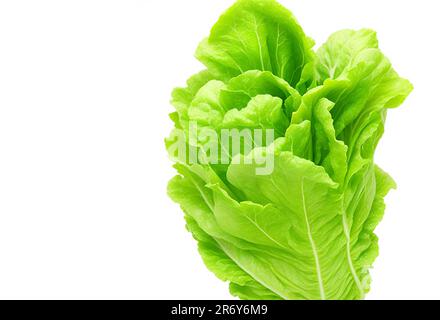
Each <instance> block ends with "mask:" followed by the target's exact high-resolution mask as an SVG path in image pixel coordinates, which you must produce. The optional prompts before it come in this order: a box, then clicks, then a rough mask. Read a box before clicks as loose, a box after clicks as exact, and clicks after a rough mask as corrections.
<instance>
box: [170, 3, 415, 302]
mask: <svg viewBox="0 0 440 320" xmlns="http://www.w3.org/2000/svg"><path fill="white" fill-rule="evenodd" d="M313 47H314V42H313V40H311V39H310V38H308V37H307V36H306V35H305V34H304V32H303V30H302V28H301V27H300V25H299V24H298V22H297V21H296V19H295V18H294V17H293V16H292V14H291V13H290V12H289V11H288V10H287V9H285V8H284V7H282V6H281V5H279V4H278V3H277V2H275V1H274V0H239V1H237V2H236V3H235V4H234V5H233V6H232V7H231V8H230V9H229V10H227V11H226V12H225V13H224V14H223V15H222V16H221V17H220V19H219V20H218V22H217V23H216V24H215V25H214V27H213V28H212V30H211V34H210V35H209V37H208V38H206V39H205V40H203V41H202V42H201V44H200V45H199V47H198V49H197V51H196V57H197V59H199V60H200V61H201V62H202V63H203V64H204V65H205V66H206V70H204V71H202V72H200V73H198V74H196V75H194V76H193V77H191V78H190V79H189V80H188V83H187V86H186V87H185V88H177V89H175V90H174V91H173V93H172V104H173V105H174V107H175V110H176V111H175V112H174V113H172V114H171V115H170V117H171V119H172V120H173V122H174V124H175V128H174V130H173V132H172V133H171V135H170V137H169V138H167V139H166V146H167V149H168V152H169V154H170V156H171V157H172V159H173V160H174V161H175V168H176V170H177V172H178V175H177V176H176V177H174V178H173V179H172V180H171V181H170V182H169V186H168V193H169V195H170V197H171V198H172V199H173V200H174V201H175V202H177V203H178V204H180V206H181V208H182V210H183V212H184V213H185V220H186V225H187V229H188V230H189V231H190V232H191V233H192V235H193V236H194V238H195V240H196V241H197V243H198V249H199V252H200V255H201V257H202V258H203V261H204V262H205V264H206V266H207V267H208V268H209V270H211V271H212V272H213V273H214V274H215V275H216V276H217V277H218V278H219V279H221V280H224V281H228V282H229V284H230V292H231V294H232V295H234V296H237V297H239V298H241V299H257V300H259V299H362V298H364V296H365V294H366V293H367V292H368V291H369V288H370V276H369V269H370V267H371V266H372V264H373V262H374V260H375V258H376V257H377V255H378V239H377V237H376V235H375V234H374V229H375V228H376V226H377V225H378V223H379V222H380V220H381V219H382V216H383V214H384V210H385V204H384V197H385V196H386V194H387V193H388V191H389V190H390V189H392V188H393V187H395V183H394V181H393V179H392V178H391V177H390V176H389V175H388V174H387V173H385V172H384V171H382V170H381V169H380V168H379V167H378V166H377V165H376V164H375V163H374V152H375V149H376V146H377V145H378V142H379V140H380V138H381V137H382V135H383V133H384V124H385V119H386V115H387V111H388V109H391V108H395V107H398V106H399V105H400V104H401V103H402V102H403V101H404V100H405V98H406V97H407V96H408V95H409V93H410V92H411V91H412V85H411V84H410V82H408V81H407V80H405V79H403V78H401V77H400V76H399V75H398V74H397V73H396V71H394V69H393V68H392V66H391V63H390V61H389V60H388V59H387V58H386V57H385V56H384V55H383V53H382V52H381V51H380V50H379V48H378V41H377V38H376V34H375V32H374V31H372V30H368V29H363V30H358V31H354V30H342V31H338V32H336V33H334V34H333V35H331V36H330V38H329V39H328V41H327V42H326V43H324V44H323V45H322V46H321V47H320V48H319V49H318V50H317V51H316V52H315V51H314V50H313Z"/></svg>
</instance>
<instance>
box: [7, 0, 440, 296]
mask: <svg viewBox="0 0 440 320" xmlns="http://www.w3.org/2000/svg"><path fill="white" fill-rule="evenodd" d="M281 2H282V3H283V4H284V5H286V6H287V7H288V8H289V9H291V10H292V11H293V12H294V14H295V15H296V17H297V18H298V20H299V21H300V23H301V24H302V25H303V27H304V30H305V31H306V33H307V34H308V35H309V36H311V37H312V38H314V39H315V40H316V41H317V43H318V44H320V43H322V42H323V41H324V40H325V39H326V38H327V36H328V35H329V34H330V33H331V32H333V31H336V30H339V29H342V28H361V27H370V28H373V29H376V30H377V31H378V34H379V39H380V41H381V47H382V49H383V51H384V52H385V53H386V54H387V55H388V56H389V58H390V59H391V60H392V62H393V63H394V66H395V68H396V69H397V71H398V72H399V73H400V74H401V75H402V76H404V77H407V78H409V79H410V80H411V81H412V82H413V83H414V86H415V91H414V92H413V94H412V95H411V97H410V98H409V99H408V100H407V102H406V103H405V105H404V106H403V107H402V108H400V109H397V110H394V111H392V112H390V114H389V117H388V119H389V120H388V123H387V128H386V134H385V138H384V139H383V141H382V143H381V145H380V147H379V149H378V151H377V159H376V160H377V162H378V163H379V164H380V165H381V166H382V167H383V168H384V169H386V170H387V171H388V172H389V173H391V175H392V176H393V177H394V178H395V179H396V180H397V182H398V184H399V189H398V191H394V192H393V193H392V194H391V195H390V196H389V197H388V199H387V203H388V208H387V212H386V215H385V219H384V221H383V222H382V224H381V225H380V227H379V229H378V235H379V237H380V248H381V254H380V256H379V258H378V260H377V262H376V264H375V268H374V270H373V271H372V276H373V286H372V291H371V293H370V294H369V295H368V298H369V299H422V298H427V299H434V298H437V299H439V298H440V292H439V290H438V288H439V287H440V276H439V270H440V248H439V246H440V227H439V225H440V201H439V200H440V193H439V191H440V190H439V181H440V173H439V149H438V147H439V140H438V138H439V137H440V122H439V118H440V103H439V95H440V81H439V75H440V62H439V61H440V46H439V43H440V42H439V41H438V39H439V37H438V32H439V31H440V19H439V18H438V13H439V12H440V10H439V9H440V8H439V4H438V3H439V2H438V1H435V0H431V1H428V0H419V1H402V0H399V1H397V0H396V1H383V0H368V1H366V0H365V1H364V0H362V1H352V0H345V1H342V0H333V1H328V0H321V1H317V0H315V1H312V0H295V1H293V0H292V1H291V0H284V1H281ZM232 3H233V0H225V1H214V0H209V1H208V0H185V1H181V0H173V1H171V0H160V1H159V0H157V1H122V0H121V1H109V0H106V1H96V0H95V1H91V0H88V1H78V0H76V1H18V0H17V1H1V2H0V298H25V299H26V298H40V299H45V298H57V299H64V298H73V299H76V298H83V299H88V298H102V299H105V298H121V299H128V298H131V299H162V298H171V299H174V298H181V299H192V298H199V299H227V298H229V297H230V295H229V293H228V291H227V285H226V284H225V283H222V282H220V281H219V280H217V279H216V278H215V277H214V276H213V275H212V274H210V273H209V272H208V271H207V270H206V268H205V267H204V266H203V264H202V262H201V259H200V258H199V256H198V254H197V252H196V245H195V242H194V241H193V240H192V238H191V236H190V234H188V233H187V232H186V231H185V228H184V221H183V219H182V213H181V211H180V209H179V208H178V207H177V205H175V204H173V203H172V202H171V201H170V200H169V199H168V198H167V196H166V191H165V189H166V184H167V181H168V180H169V178H171V177H172V176H173V170H172V169H171V164H170V162H169V161H168V159H167V156H166V153H165V151H164V147H163V138H164V137H165V136H166V135H167V134H168V132H169V130H170V128H171V123H170V121H168V118H167V114H168V113H169V112H170V111H171V110H172V109H171V107H170V106H169V104H168V100H169V94H170V91H171V89H172V88H173V87H174V86H181V85H183V84H184V82H185V80H186V78H187V77H189V76H190V75H192V74H193V73H195V72H196V71H198V70H199V69H201V68H202V67H201V65H200V64H199V63H198V62H197V61H196V60H195V59H194V58H193V56H192V55H193V52H194V49H195V48H196V46H197V44H198V42H199V41H200V40H201V39H202V38H203V37H204V36H206V35H207V34H208V33H209V29H210V27H211V26H212V24H213V23H214V22H215V21H216V20H217V17H218V16H219V14H220V13H222V11H223V10H225V9H226V8H227V7H228V6H229V5H230V4H232Z"/></svg>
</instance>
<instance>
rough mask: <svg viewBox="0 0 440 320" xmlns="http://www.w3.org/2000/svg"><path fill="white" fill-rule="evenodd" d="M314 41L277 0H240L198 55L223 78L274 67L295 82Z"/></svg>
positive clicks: (308, 59)
mask: <svg viewBox="0 0 440 320" xmlns="http://www.w3.org/2000/svg"><path fill="white" fill-rule="evenodd" d="M312 45H313V42H312V41H311V40H310V39H308V38H307V37H306V36H305V35H304V32H303V30H302V29H301V27H300V26H299V24H298V23H297V22H296V20H295V18H294V17H293V16H292V14H291V13H290V12H289V11H288V10H286V9H285V8H283V7H282V6H280V5H279V4H278V3H276V2H275V1H273V0H253V1H249V0H239V1H237V3H236V4H235V5H234V6H232V7H231V8H230V9H229V10H228V11H227V12H225V14H223V15H222V17H221V18H220V20H219V21H218V22H217V24H216V25H215V26H214V27H213V28H212V30H211V34H210V36H209V38H207V39H206V40H205V41H203V42H202V43H201V44H200V46H199V48H198V49H197V53H196V57H197V58H198V59H199V60H200V61H202V62H203V63H204V64H205V65H206V66H207V67H208V68H209V70H210V71H211V72H212V73H213V74H215V75H216V76H217V77H218V78H219V79H222V80H228V79H231V78H233V77H235V76H237V75H239V74H241V73H244V72H246V71H248V70H261V71H270V72H271V73H273V74H274V75H276V76H278V77H280V78H283V79H285V80H286V81H287V82H288V83H289V84H292V85H295V84H296V83H297V82H298V80H299V78H300V76H301V70H302V68H303V66H304V65H305V64H306V63H307V62H308V61H310V60H311V59H312V57H313V53H312V51H311V47H312Z"/></svg>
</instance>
